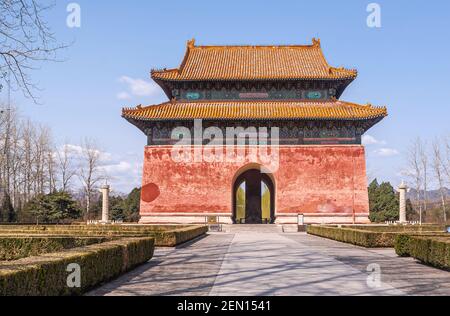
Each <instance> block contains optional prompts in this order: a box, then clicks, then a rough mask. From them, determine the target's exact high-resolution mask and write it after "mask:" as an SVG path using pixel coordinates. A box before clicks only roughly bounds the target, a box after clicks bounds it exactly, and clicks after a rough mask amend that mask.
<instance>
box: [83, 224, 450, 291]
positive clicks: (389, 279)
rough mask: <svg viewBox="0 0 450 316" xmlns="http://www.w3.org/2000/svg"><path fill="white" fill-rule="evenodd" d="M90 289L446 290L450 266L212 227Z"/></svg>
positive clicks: (383, 251) (303, 237)
mask: <svg viewBox="0 0 450 316" xmlns="http://www.w3.org/2000/svg"><path fill="white" fill-rule="evenodd" d="M369 266H370V267H378V268H379V269H380V272H381V274H380V278H379V281H380V282H377V280H378V278H377V274H376V271H377V270H373V271H375V274H374V272H368V267H369ZM88 295H122V296H132V295H139V296H145V295H176V296H190V295H201V296H207V295H226V296H241V295H246V296H252V295H269V296H270V295H294V296H295V295H450V273H449V272H446V271H443V270H438V269H435V268H432V267H428V266H425V265H422V264H420V263H418V262H417V261H415V260H414V259H412V258H399V257H398V256H396V255H395V253H394V251H393V249H365V248H361V247H356V246H353V245H349V244H344V243H339V242H336V241H332V240H328V239H323V238H319V237H315V236H309V235H306V234H302V233H295V234H278V233H257V232H252V233H246V232H240V233H234V234H225V233H213V234H209V235H208V236H207V237H205V238H202V239H200V240H197V241H195V242H191V243H189V244H186V245H183V246H181V247H178V248H174V249H161V248H159V249H157V250H156V251H155V256H154V258H153V259H152V260H151V261H150V262H149V263H147V264H146V265H143V266H141V267H139V268H138V269H136V270H134V271H132V272H130V273H128V274H126V275H124V276H122V277H120V278H118V279H117V280H115V281H113V282H110V283H108V284H105V285H103V286H102V287H100V288H98V289H96V290H94V291H92V292H90V293H89V294H88Z"/></svg>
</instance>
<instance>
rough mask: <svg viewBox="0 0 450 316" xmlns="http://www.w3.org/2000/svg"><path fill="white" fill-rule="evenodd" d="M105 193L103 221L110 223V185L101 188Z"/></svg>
mask: <svg viewBox="0 0 450 316" xmlns="http://www.w3.org/2000/svg"><path fill="white" fill-rule="evenodd" d="M101 191H102V195H103V203H102V223H104V224H107V223H109V192H110V187H109V185H104V186H102V188H101Z"/></svg>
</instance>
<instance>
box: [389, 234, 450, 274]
mask: <svg viewBox="0 0 450 316" xmlns="http://www.w3.org/2000/svg"><path fill="white" fill-rule="evenodd" d="M395 251H396V253H397V254H398V255H399V256H402V257H413V258H415V259H417V260H420V261H421V262H423V263H425V264H429V265H432V266H434V267H437V268H440V269H446V270H450V236H449V235H448V234H447V236H446V237H443V236H408V235H399V236H397V238H396V241H395Z"/></svg>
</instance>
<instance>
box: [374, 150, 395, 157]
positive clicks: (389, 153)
mask: <svg viewBox="0 0 450 316" xmlns="http://www.w3.org/2000/svg"><path fill="white" fill-rule="evenodd" d="M374 153H375V154H376V155H377V156H380V157H392V156H397V155H398V154H399V152H398V150H396V149H393V148H380V149H377V150H374Z"/></svg>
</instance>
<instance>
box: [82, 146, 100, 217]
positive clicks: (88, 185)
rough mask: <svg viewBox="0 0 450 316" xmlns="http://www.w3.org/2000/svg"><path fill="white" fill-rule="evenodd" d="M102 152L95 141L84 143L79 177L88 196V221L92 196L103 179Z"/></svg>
mask: <svg viewBox="0 0 450 316" xmlns="http://www.w3.org/2000/svg"><path fill="white" fill-rule="evenodd" d="M100 158H101V152H100V150H99V149H98V147H97V145H96V143H95V141H93V140H92V139H85V140H84V141H83V143H82V163H81V166H80V173H79V177H80V180H81V182H82V184H83V190H84V194H85V196H86V214H85V215H86V219H89V215H90V208H91V199H92V195H93V193H94V191H95V189H96V187H97V184H98V183H99V182H100V181H101V180H102V179H103V177H102V175H101V170H100Z"/></svg>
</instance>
